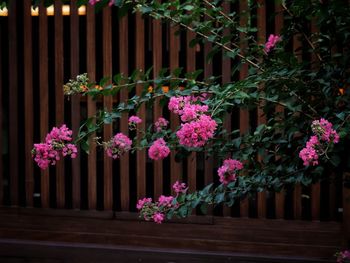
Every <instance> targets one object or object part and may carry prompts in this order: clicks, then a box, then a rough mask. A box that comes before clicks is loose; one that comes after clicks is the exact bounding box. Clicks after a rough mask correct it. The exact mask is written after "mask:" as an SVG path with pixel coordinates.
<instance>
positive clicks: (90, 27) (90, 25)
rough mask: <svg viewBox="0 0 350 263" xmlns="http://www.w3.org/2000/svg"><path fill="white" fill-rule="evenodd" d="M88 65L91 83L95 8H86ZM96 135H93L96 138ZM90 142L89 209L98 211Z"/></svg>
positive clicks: (90, 104)
mask: <svg viewBox="0 0 350 263" xmlns="http://www.w3.org/2000/svg"><path fill="white" fill-rule="evenodd" d="M86 9H87V10H86V63H87V73H88V76H89V79H90V81H91V82H94V81H95V78H96V40H95V13H94V12H95V11H94V7H93V6H91V5H87V7H86ZM87 112H88V116H93V115H94V114H95V113H96V103H95V102H94V101H93V100H92V98H91V97H88V99H87ZM94 136H95V135H92V137H94ZM91 142H92V141H91V140H90V153H89V156H88V164H87V165H88V207H89V209H96V204H97V188H96V187H97V184H96V146H95V145H94V144H93V143H91Z"/></svg>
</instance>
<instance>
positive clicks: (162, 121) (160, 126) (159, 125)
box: [154, 117, 169, 132]
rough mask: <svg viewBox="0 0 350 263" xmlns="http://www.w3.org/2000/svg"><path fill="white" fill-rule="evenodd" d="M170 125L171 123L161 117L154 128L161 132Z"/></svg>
mask: <svg viewBox="0 0 350 263" xmlns="http://www.w3.org/2000/svg"><path fill="white" fill-rule="evenodd" d="M168 124H169V121H168V120H166V119H164V118H163V117H159V118H158V120H157V121H156V122H155V123H154V127H155V129H156V131H157V132H161V131H162V130H163V129H165V128H166V127H167V126H168Z"/></svg>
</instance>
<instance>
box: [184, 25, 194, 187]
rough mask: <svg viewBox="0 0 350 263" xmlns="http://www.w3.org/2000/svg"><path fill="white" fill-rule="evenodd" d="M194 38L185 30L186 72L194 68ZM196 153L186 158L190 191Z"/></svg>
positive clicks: (191, 33) (192, 34)
mask: <svg viewBox="0 0 350 263" xmlns="http://www.w3.org/2000/svg"><path fill="white" fill-rule="evenodd" d="M194 38H195V34H194V33H193V32H191V31H187V32H186V72H193V71H195V70H196V49H195V48H191V47H190V42H191V40H192V39H194ZM196 181H197V153H196V152H191V154H190V155H189V156H188V158H187V183H188V189H189V191H190V192H194V191H195V190H196V188H197V182H196Z"/></svg>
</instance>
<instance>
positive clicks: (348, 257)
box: [336, 250, 350, 263]
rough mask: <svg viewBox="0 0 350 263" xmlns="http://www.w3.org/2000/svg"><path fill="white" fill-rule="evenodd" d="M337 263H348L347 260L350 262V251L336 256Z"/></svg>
mask: <svg viewBox="0 0 350 263" xmlns="http://www.w3.org/2000/svg"><path fill="white" fill-rule="evenodd" d="M336 256H337V263H344V262H347V261H345V260H350V250H345V251H342V252H339V253H337V254H336Z"/></svg>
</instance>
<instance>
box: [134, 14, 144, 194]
mask: <svg viewBox="0 0 350 263" xmlns="http://www.w3.org/2000/svg"><path fill="white" fill-rule="evenodd" d="M135 16H136V46H135V49H136V63H135V64H136V68H137V69H140V70H142V71H145V21H144V20H143V18H142V16H141V14H139V13H136V15H135ZM143 88H144V87H143V85H138V86H136V95H138V96H141V94H142V92H143ZM138 116H139V117H140V118H141V119H142V120H143V121H142V123H141V124H139V128H140V129H141V130H144V129H145V128H146V105H145V104H142V105H141V106H140V108H139V111H138ZM136 178H137V179H136V181H137V199H140V198H143V197H144V196H145V195H146V151H145V150H141V151H137V153H136Z"/></svg>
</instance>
